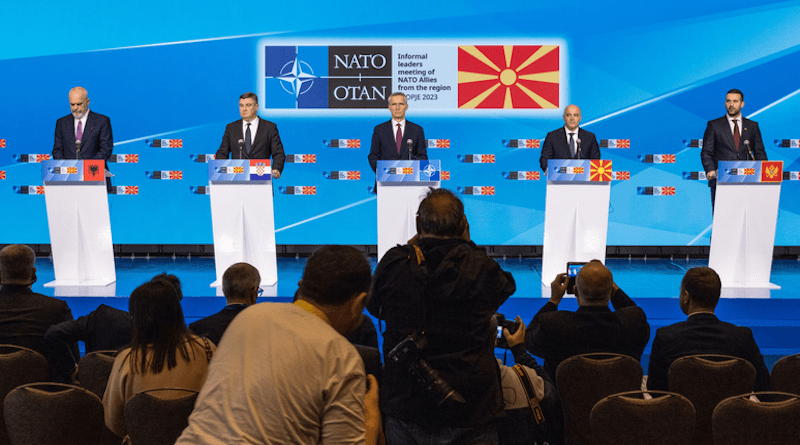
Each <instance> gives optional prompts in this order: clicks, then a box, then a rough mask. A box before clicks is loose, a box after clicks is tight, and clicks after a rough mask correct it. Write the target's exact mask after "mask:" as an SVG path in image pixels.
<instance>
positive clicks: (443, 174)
mask: <svg viewBox="0 0 800 445" xmlns="http://www.w3.org/2000/svg"><path fill="white" fill-rule="evenodd" d="M439 179H440V180H442V181H447V180H449V179H450V172H449V171H441V172H439Z"/></svg>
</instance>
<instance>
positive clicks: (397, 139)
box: [394, 124, 403, 154]
mask: <svg viewBox="0 0 800 445" xmlns="http://www.w3.org/2000/svg"><path fill="white" fill-rule="evenodd" d="M394 140H395V142H397V154H400V145H402V144H403V129H402V128H400V124H397V135H396V136H395V138H394Z"/></svg>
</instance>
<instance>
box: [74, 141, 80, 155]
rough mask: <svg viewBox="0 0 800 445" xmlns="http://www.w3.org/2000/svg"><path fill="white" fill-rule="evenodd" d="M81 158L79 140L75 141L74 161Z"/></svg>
mask: <svg viewBox="0 0 800 445" xmlns="http://www.w3.org/2000/svg"><path fill="white" fill-rule="evenodd" d="M80 158H81V140H80V139H75V159H80Z"/></svg>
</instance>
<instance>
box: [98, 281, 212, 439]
mask: <svg viewBox="0 0 800 445" xmlns="http://www.w3.org/2000/svg"><path fill="white" fill-rule="evenodd" d="M128 311H129V312H130V315H131V320H132V325H133V333H132V336H131V344H130V347H128V348H125V349H123V350H122V351H121V352H120V353H119V354H118V355H117V358H116V359H115V360H114V367H113V369H112V370H111V376H110V378H109V380H108V387H107V388H106V392H105V394H104V396H103V407H104V409H105V420H106V425H107V426H108V428H109V429H110V430H111V431H113V432H114V433H116V434H118V435H119V436H120V437H124V436H125V435H126V434H127V432H126V430H125V403H126V402H127V401H128V400H129V399H130V398H131V397H133V396H134V395H136V394H137V393H140V392H142V391H147V390H151V389H166V388H169V389H189V390H194V391H199V390H200V388H202V386H203V383H204V382H205V380H206V373H207V371H208V362H209V361H210V360H211V356H212V354H213V353H214V350H215V346H214V344H213V343H211V342H209V341H208V340H207V339H205V338H203V337H198V336H196V335H194V334H192V333H190V332H189V330H188V329H187V328H186V323H185V321H184V318H183V310H182V309H181V304H180V300H179V298H178V294H177V292H176V290H175V287H174V286H173V285H172V284H171V283H170V282H169V281H166V280H153V281H149V282H147V283H144V284H142V285H141V286H139V287H137V288H136V289H135V290H134V291H133V292H132V293H131V297H130V301H129V303H128Z"/></svg>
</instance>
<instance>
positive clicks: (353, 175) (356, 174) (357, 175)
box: [322, 170, 361, 180]
mask: <svg viewBox="0 0 800 445" xmlns="http://www.w3.org/2000/svg"><path fill="white" fill-rule="evenodd" d="M322 175H323V176H325V178H326V179H338V180H359V179H361V172H360V171H344V170H342V171H338V172H322Z"/></svg>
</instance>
